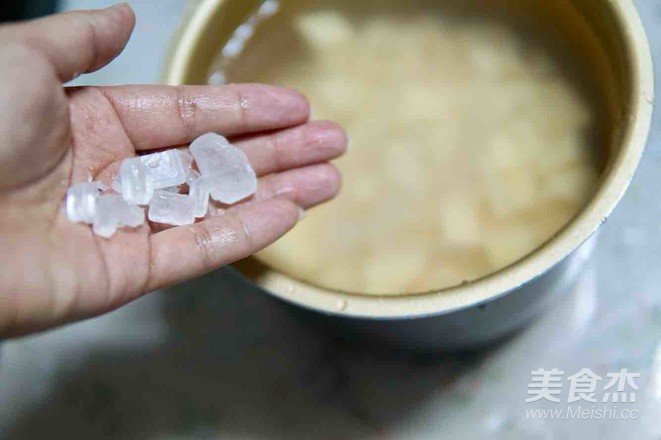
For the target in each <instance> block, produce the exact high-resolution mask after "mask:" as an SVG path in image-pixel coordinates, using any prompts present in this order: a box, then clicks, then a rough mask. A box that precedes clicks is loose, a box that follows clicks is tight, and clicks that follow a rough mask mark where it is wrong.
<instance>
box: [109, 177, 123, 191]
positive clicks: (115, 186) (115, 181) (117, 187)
mask: <svg viewBox="0 0 661 440" xmlns="http://www.w3.org/2000/svg"><path fill="white" fill-rule="evenodd" d="M110 188H111V189H112V190H113V191H115V192H117V193H120V194H121V193H122V182H121V181H120V180H119V174H117V175H116V176H115V177H113V178H112V182H110Z"/></svg>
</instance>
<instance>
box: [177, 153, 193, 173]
mask: <svg viewBox="0 0 661 440" xmlns="http://www.w3.org/2000/svg"><path fill="white" fill-rule="evenodd" d="M178 151H179V157H180V158H181V163H182V164H183V166H184V172H185V173H186V176H188V174H190V172H191V170H192V168H193V156H192V155H191V154H190V151H188V150H178Z"/></svg>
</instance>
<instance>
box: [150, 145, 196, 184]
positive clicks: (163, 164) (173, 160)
mask: <svg viewBox="0 0 661 440" xmlns="http://www.w3.org/2000/svg"><path fill="white" fill-rule="evenodd" d="M140 161H141V162H142V163H143V164H144V166H145V168H146V170H147V178H148V179H149V180H150V181H151V185H152V187H153V188H154V189H160V188H167V187H170V186H177V185H181V184H182V183H184V182H185V181H186V175H187V174H188V170H187V169H185V168H184V163H183V161H182V156H181V154H180V153H179V151H177V150H175V149H173V150H167V151H163V152H161V153H153V154H147V155H145V156H140Z"/></svg>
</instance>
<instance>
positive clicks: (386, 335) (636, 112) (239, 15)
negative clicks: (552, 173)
mask: <svg viewBox="0 0 661 440" xmlns="http://www.w3.org/2000/svg"><path fill="white" fill-rule="evenodd" d="M289 1H292V0H289ZM299 1H302V0H299ZM442 1H444V0H439V2H442ZM445 1H455V0H445ZM475 2H476V4H477V5H478V6H480V5H481V6H485V4H486V3H485V1H484V0H475ZM329 3H333V2H332V1H331V0H329ZM427 3H429V2H427ZM487 3H489V5H490V7H492V6H493V5H494V2H487ZM257 4H258V0H249V1H246V0H203V1H201V2H200V3H199V5H198V6H197V7H195V8H193V10H192V11H191V13H190V16H189V17H188V19H187V20H185V22H184V23H183V24H182V27H181V29H180V31H179V33H178V35H177V37H176V38H175V39H174V41H173V45H172V48H171V52H170V56H169V59H168V62H167V64H166V68H165V73H164V80H165V82H166V83H169V84H203V83H205V82H206V78H207V75H208V70H209V66H210V64H211V62H212V60H213V58H214V57H215V56H216V55H217V54H218V52H219V50H220V47H221V44H222V42H224V41H226V39H227V38H228V36H229V33H230V32H231V31H232V30H233V29H235V28H236V26H237V25H238V24H239V23H240V22H241V21H242V19H243V18H244V17H245V16H246V15H247V14H248V13H249V11H251V10H253V9H254V8H255V7H256V5H257ZM495 4H497V5H500V6H501V7H502V8H503V10H507V11H509V12H510V13H512V12H513V13H516V14H517V15H519V16H521V17H526V19H529V20H535V24H536V25H537V26H538V28H539V29H540V32H554V33H556V34H557V35H558V36H560V37H561V38H565V39H566V41H569V42H571V45H572V47H573V49H574V51H575V54H576V56H578V57H581V59H582V62H583V64H584V65H585V66H588V67H587V68H588V69H589V70H590V72H589V73H591V78H593V80H594V81H596V83H597V86H598V89H599V93H600V95H601V96H600V99H601V101H602V102H603V110H604V113H605V114H606V115H607V117H606V119H607V121H608V123H607V124H605V125H606V127H605V130H606V132H607V133H606V134H605V136H604V138H605V139H610V145H608V146H606V147H605V148H604V154H605V157H606V159H607V161H606V162H607V163H606V165H605V168H604V171H603V175H602V179H601V183H600V186H599V188H598V190H597V191H596V193H595V195H594V196H593V198H592V200H591V201H590V202H589V203H588V205H587V206H586V207H585V208H584V209H583V210H582V211H581V212H580V213H579V214H578V215H577V216H576V217H575V218H574V219H573V220H572V221H571V222H570V223H569V224H568V225H567V226H566V227H565V228H564V229H563V230H562V231H560V232H559V233H558V234H556V235H555V236H554V237H552V238H551V239H550V240H549V241H548V242H547V243H545V244H544V245H543V246H542V247H540V248H539V249H538V250H536V251H535V252H533V253H532V254H530V255H528V256H526V257H525V258H522V259H521V260H519V261H518V262H516V263H514V264H512V265H511V266H509V267H507V268H505V269H503V270H501V271H499V272H497V273H494V274H491V275H489V276H486V277H484V278H481V279H479V280H476V281H473V282H470V283H464V284H462V285H459V286H456V287H452V288H448V289H443V290H439V291H434V292H429V293H425V294H418V295H402V296H383V297H375V296H368V295H360V294H356V293H345V292H337V291H331V290H328V289H324V288H320V287H318V286H314V285H311V284H309V283H305V282H302V281H299V280H296V279H294V278H292V277H290V276H288V275H287V274H284V273H280V272H277V271H275V270H273V269H271V268H269V267H267V266H265V265H263V264H262V263H260V262H259V261H257V260H255V259H249V260H247V261H245V262H242V263H240V264H238V265H236V267H237V268H238V269H239V270H240V271H241V272H242V273H243V274H244V275H245V276H246V277H247V278H249V279H250V280H252V281H253V282H255V283H256V284H258V285H259V286H261V287H262V288H263V289H264V290H266V291H267V292H269V293H271V294H272V295H274V296H275V297H277V298H280V299H282V300H284V301H286V302H288V303H290V304H294V305H296V306H299V307H301V308H302V309H304V310H309V311H312V312H314V313H313V314H312V316H310V315H309V314H308V317H310V318H311V319H314V320H316V321H319V322H324V323H328V324H330V325H332V326H334V327H335V328H336V329H338V331H341V332H344V333H346V334H348V335H349V337H351V338H355V339H363V338H364V339H367V340H369V341H371V342H374V343H384V344H388V345H391V346H397V347H402V348H406V349H414V350H424V351H430V350H442V349H465V348H472V347H477V346H481V345H484V344H486V343H489V342H491V341H494V340H497V339H499V338H502V337H504V336H505V335H507V334H509V333H511V332H512V331H514V330H516V329H517V328H520V327H521V326H523V325H524V324H525V323H526V322H529V321H530V320H531V319H533V318H534V317H535V316H536V315H537V314H538V313H539V312H540V311H541V310H543V309H544V308H546V307H548V305H549V304H551V303H552V302H553V301H554V297H555V295H558V294H562V293H563V292H564V291H566V288H567V286H568V284H569V283H571V281H572V280H573V279H574V278H575V276H576V274H577V273H578V272H579V270H580V265H581V263H582V262H583V261H584V260H585V259H586V258H588V256H589V253H590V248H591V246H589V245H588V244H585V243H586V241H588V239H590V237H592V236H593V234H594V233H595V231H597V229H598V228H599V226H600V225H601V224H602V223H603V222H604V221H605V220H606V218H607V216H608V215H609V214H610V212H611V211H612V210H613V208H614V207H615V206H616V204H617V203H618V201H619V200H620V198H621V196H622V194H623V193H624V191H625V190H626V188H627V186H628V185H629V182H630V180H631V178H632V176H633V174H634V172H635V170H636V168H637V166H638V162H639V160H640V157H641V154H642V152H643V149H644V147H645V143H646V140H647V134H648V130H649V125H650V119H651V114H652V107H653V101H654V97H653V73H652V62H651V57H650V53H649V48H648V43H647V39H646V36H645V32H644V30H643V26H642V24H641V22H640V19H639V17H638V15H637V12H636V10H635V7H634V6H633V4H632V3H631V2H630V1H627V0H599V1H598V0H554V1H552V2H549V1H545V0H498V1H497V2H495Z"/></svg>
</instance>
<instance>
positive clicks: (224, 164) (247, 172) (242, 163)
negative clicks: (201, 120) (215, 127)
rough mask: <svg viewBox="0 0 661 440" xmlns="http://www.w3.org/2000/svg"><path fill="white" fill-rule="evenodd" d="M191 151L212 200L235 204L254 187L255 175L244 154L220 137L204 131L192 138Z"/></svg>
mask: <svg viewBox="0 0 661 440" xmlns="http://www.w3.org/2000/svg"><path fill="white" fill-rule="evenodd" d="M190 152H191V154H192V155H193V157H194V158H195V162H196V163H197V167H198V169H199V170H200V172H201V173H202V176H203V177H204V178H205V179H206V181H207V183H208V184H209V191H210V194H211V197H212V198H213V199H214V200H218V201H220V202H222V203H228V204H231V203H236V202H238V201H239V200H243V199H245V198H246V197H248V196H250V195H252V194H254V193H255V191H256V190H257V176H256V175H255V171H254V170H253V169H252V167H251V166H250V163H249V162H248V158H247V157H246V155H245V153H244V152H243V151H241V150H240V149H239V148H237V147H235V146H233V145H230V144H229V142H228V141H227V139H225V138H224V137H223V136H220V135H218V134H216V133H207V134H204V135H202V136H200V137H198V138H197V139H195V140H194V141H193V143H192V144H191V145H190Z"/></svg>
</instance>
